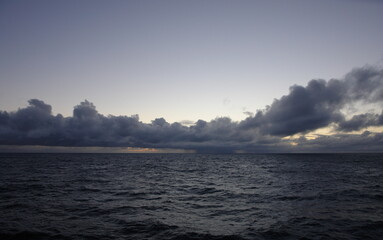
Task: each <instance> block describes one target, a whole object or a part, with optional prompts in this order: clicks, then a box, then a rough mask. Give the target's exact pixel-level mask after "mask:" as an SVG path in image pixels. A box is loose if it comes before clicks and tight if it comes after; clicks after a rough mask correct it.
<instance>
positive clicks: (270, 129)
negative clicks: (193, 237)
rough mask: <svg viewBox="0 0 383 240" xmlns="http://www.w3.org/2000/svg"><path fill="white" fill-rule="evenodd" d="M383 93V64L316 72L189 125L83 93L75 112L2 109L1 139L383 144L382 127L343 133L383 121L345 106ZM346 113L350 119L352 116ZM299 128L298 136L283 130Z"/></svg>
mask: <svg viewBox="0 0 383 240" xmlns="http://www.w3.org/2000/svg"><path fill="white" fill-rule="evenodd" d="M382 100H383V71H382V70H381V69H378V68H373V67H364V68H358V69H354V70H352V71H351V72H350V73H348V74H347V75H345V77H344V78H343V79H331V80H329V81H325V80H321V79H315V80H311V81H310V82H309V83H308V84H307V86H305V87H303V86H299V85H294V86H292V87H291V88H290V92H289V94H288V95H286V96H282V97H281V98H279V99H275V100H274V101H273V102H272V104H271V105H270V106H267V107H266V108H265V109H263V110H258V111H257V112H256V113H255V114H251V115H250V114H249V116H248V117H247V118H246V119H245V120H243V121H240V122H235V121H232V120H231V119H230V118H228V117H221V118H216V119H213V120H211V121H204V120H198V121H197V122H195V123H193V124H191V123H190V122H187V123H188V124H187V125H184V124H181V123H178V122H175V123H168V122H167V121H166V120H165V119H164V118H156V119H154V120H153V121H152V122H151V123H143V122H141V121H140V120H139V117H138V115H133V116H112V115H109V116H104V115H102V114H99V113H98V112H97V109H96V106H95V105H94V104H93V103H91V102H89V101H87V100H85V101H84V102H81V103H80V104H79V105H77V106H75V107H74V110H73V116H71V117H63V116H62V115H61V114H58V115H56V116H54V115H52V107H51V106H50V105H48V104H46V103H44V102H43V101H41V100H38V99H31V100H29V106H28V107H26V108H21V109H19V110H17V111H15V112H6V111H0V145H42V146H67V147H89V146H92V147H131V148H168V149H169V148H171V149H187V150H195V151H197V152H236V151H240V152H294V151H324V150H326V149H327V150H333V151H348V150H355V149H361V151H368V150H369V149H370V150H371V151H377V150H380V151H382V150H383V145H382V133H370V132H367V131H365V133H364V134H360V135H357V134H346V133H347V132H350V131H355V130H362V129H365V128H367V127H370V126H382V125H383V112H382V113H381V114H379V113H371V112H370V113H363V114H358V115H354V116H345V115H344V114H343V113H342V109H344V108H345V107H346V106H350V105H351V106H352V105H353V104H355V103H362V104H363V103H374V104H376V105H377V106H379V107H380V109H379V112H381V106H382V105H381V104H382V102H383V101H382ZM347 119H348V120H347ZM329 126H335V128H334V129H335V130H336V132H335V133H334V134H333V135H331V136H318V137H317V138H316V139H307V138H305V137H304V134H305V133H308V132H310V131H314V130H317V129H319V128H323V127H329ZM294 134H301V135H302V137H301V138H299V139H298V140H296V139H295V140H288V139H286V138H284V137H286V136H291V135H294Z"/></svg>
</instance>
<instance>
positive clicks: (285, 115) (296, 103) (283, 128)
mask: <svg viewBox="0 0 383 240" xmlns="http://www.w3.org/2000/svg"><path fill="white" fill-rule="evenodd" d="M382 100H383V71H382V70H379V69H377V68H373V67H365V68H358V69H355V70H353V71H351V72H350V73H349V74H347V75H346V76H345V78H344V79H342V80H337V79H331V80H329V81H325V80H311V81H310V82H309V83H308V85H307V86H306V87H303V86H297V85H295V86H292V87H291V88H290V93H289V94H288V95H286V96H283V97H281V98H280V99H276V100H274V102H273V103H272V104H271V106H269V107H267V108H266V109H265V110H263V111H259V112H258V113H257V114H256V115H255V116H254V117H249V118H247V119H246V120H244V121H243V122H242V127H243V128H254V127H255V128H259V129H260V131H261V132H262V134H270V135H276V136H289V135H292V134H296V133H304V132H307V131H311V130H315V129H318V128H321V127H326V126H328V125H329V124H331V123H339V122H341V125H342V126H341V127H340V129H342V130H345V129H347V122H345V121H344V115H343V114H342V113H341V110H342V109H343V108H344V107H345V105H350V104H351V105H352V104H354V103H356V102H364V103H380V104H381V103H382ZM380 106H381V105H380ZM350 124H351V123H350ZM371 125H381V123H379V121H375V123H374V124H372V122H371V124H370V125H368V124H367V122H366V124H365V125H364V126H362V125H361V126H360V127H359V128H361V127H367V126H371ZM350 127H351V126H350ZM359 128H358V129H359Z"/></svg>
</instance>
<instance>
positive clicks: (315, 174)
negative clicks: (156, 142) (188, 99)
mask: <svg viewBox="0 0 383 240" xmlns="http://www.w3.org/2000/svg"><path fill="white" fill-rule="evenodd" d="M0 239H383V154H269V155H257V154H223V155H218V154H0Z"/></svg>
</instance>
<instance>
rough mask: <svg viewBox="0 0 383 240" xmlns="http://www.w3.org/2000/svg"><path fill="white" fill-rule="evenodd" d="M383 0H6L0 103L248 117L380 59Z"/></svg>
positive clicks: (0, 19)
mask: <svg viewBox="0 0 383 240" xmlns="http://www.w3.org/2000/svg"><path fill="white" fill-rule="evenodd" d="M382 12H383V2H381V1H372V0H369V1H362V0H360V1H357V0H321V1H310V0H309V1H307V0H300V1H299V0H290V1H272V0H271V1H270V0H267V1H178V0H177V1H94V0H92V1H71V0H69V1H68V0H66V1H40V0H36V1H1V2H0V39H1V41H0V53H1V54H0V81H1V82H0V103H1V109H2V110H8V111H10V110H17V108H19V107H23V106H26V102H27V100H29V99H31V98H38V99H41V100H44V101H46V102H48V103H50V104H51V105H52V106H53V112H54V113H62V114H63V115H64V116H71V115H72V111H73V106H75V105H76V104H78V103H79V102H81V101H83V100H84V99H87V100H89V101H91V102H93V103H94V104H95V105H97V108H98V111H99V112H100V113H103V114H106V115H107V114H113V115H132V114H139V116H140V119H141V120H142V121H144V122H150V121H151V120H153V119H155V118H158V117H164V118H165V119H167V120H168V121H169V122H175V121H182V120H192V121H196V120H198V119H204V120H211V119H214V118H215V117H217V116H228V117H231V118H232V119H234V120H242V119H244V118H245V117H246V115H245V114H243V112H245V111H249V112H255V111H256V110H257V109H263V108H264V107H265V106H266V105H270V104H271V103H272V101H273V99H274V98H279V97H281V96H282V95H285V94H287V93H288V89H289V87H290V86H292V85H294V84H300V85H305V84H307V82H308V81H309V80H311V79H315V78H323V79H326V80H328V79H330V78H340V77H342V76H344V74H346V73H347V72H349V71H350V70H351V69H352V68H354V67H362V66H364V65H366V64H381V63H382V59H383V44H382V43H383V31H382V29H383V28H382V26H383V25H382V23H383V14H382Z"/></svg>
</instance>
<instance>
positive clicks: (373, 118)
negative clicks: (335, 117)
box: [338, 112, 383, 132]
mask: <svg viewBox="0 0 383 240" xmlns="http://www.w3.org/2000/svg"><path fill="white" fill-rule="evenodd" d="M381 125H383V112H382V114H373V113H364V114H358V115H354V116H353V117H352V118H351V119H350V120H344V121H341V122H339V125H338V130H340V131H344V132H349V131H357V130H360V129H363V128H366V127H371V126H381Z"/></svg>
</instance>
